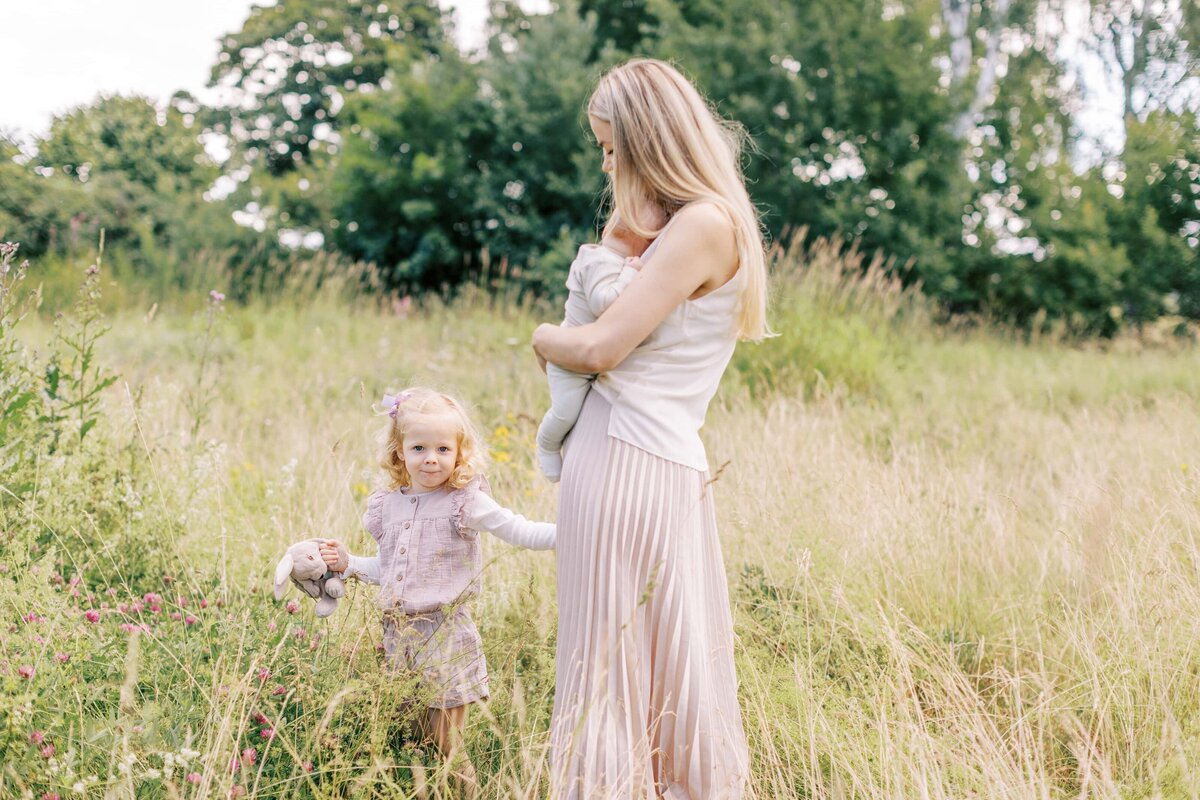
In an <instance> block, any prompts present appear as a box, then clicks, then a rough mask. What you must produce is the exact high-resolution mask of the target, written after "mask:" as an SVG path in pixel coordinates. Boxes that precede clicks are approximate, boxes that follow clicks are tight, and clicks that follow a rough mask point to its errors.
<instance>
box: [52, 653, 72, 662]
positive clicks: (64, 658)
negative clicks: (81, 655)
mask: <svg viewBox="0 0 1200 800" xmlns="http://www.w3.org/2000/svg"><path fill="white" fill-rule="evenodd" d="M54 657H55V658H56V659H58V663H60V664H65V663H67V662H68V661H70V660H71V654H70V653H55V654H54Z"/></svg>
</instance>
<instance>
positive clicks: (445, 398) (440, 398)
mask: <svg viewBox="0 0 1200 800" xmlns="http://www.w3.org/2000/svg"><path fill="white" fill-rule="evenodd" d="M396 400H397V402H396V406H395V416H394V417H391V418H389V419H388V424H387V427H385V428H384V429H383V433H382V435H381V437H380V444H381V445H382V450H383V452H382V453H381V455H380V459H379V461H380V466H381V467H383V471H384V474H385V475H387V478H388V488H389V489H398V488H400V487H402V486H411V485H412V476H411V475H409V474H408V468H407V467H406V466H405V464H404V434H405V433H406V432H407V431H408V428H409V426H410V425H411V424H412V423H413V421H415V420H416V419H418V418H421V417H435V416H436V417H441V416H445V417H448V418H450V419H451V420H453V421H454V424H455V426H456V427H457V428H458V442H457V443H458V458H457V460H456V461H455V464H454V471H453V472H452V473H450V477H449V479H447V481H446V483H447V484H448V485H449V486H450V488H452V489H461V488H463V487H464V486H466V485H467V484H468V483H470V482H471V479H472V478H474V477H475V476H476V475H480V474H482V473H483V470H484V468H485V467H486V465H487V452H486V450H485V449H484V446H483V440H482V439H481V438H480V436H479V432H478V431H477V430H476V429H475V425H474V424H472V422H471V417H470V415H468V414H467V410H466V408H464V407H463V404H462V403H460V402H459V401H458V400H456V399H455V398H453V397H451V396H450V395H448V394H443V393H441V392H438V391H435V390H433V389H427V388H425V387H423V386H414V387H412V388H410V389H405V390H404V391H402V392H400V393H399V394H398V395H396Z"/></svg>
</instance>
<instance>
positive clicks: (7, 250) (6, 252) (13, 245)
mask: <svg viewBox="0 0 1200 800" xmlns="http://www.w3.org/2000/svg"><path fill="white" fill-rule="evenodd" d="M20 246H21V243H20V242H0V258H3V257H4V256H13V255H16V253H17V248H19V247H20Z"/></svg>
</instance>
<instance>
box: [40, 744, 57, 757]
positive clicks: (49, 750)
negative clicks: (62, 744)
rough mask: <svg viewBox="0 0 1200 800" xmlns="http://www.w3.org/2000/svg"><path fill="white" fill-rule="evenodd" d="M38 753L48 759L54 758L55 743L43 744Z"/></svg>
mask: <svg viewBox="0 0 1200 800" xmlns="http://www.w3.org/2000/svg"><path fill="white" fill-rule="evenodd" d="M38 755H40V756H41V757H42V758H46V759H49V758H53V757H54V745H52V744H48V745H45V746H43V747H42V749H41V750H39V751H38Z"/></svg>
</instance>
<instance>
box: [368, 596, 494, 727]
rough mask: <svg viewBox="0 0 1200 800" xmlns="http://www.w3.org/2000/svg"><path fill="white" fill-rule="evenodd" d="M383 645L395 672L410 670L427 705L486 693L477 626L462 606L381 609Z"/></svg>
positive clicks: (450, 704)
mask: <svg viewBox="0 0 1200 800" xmlns="http://www.w3.org/2000/svg"><path fill="white" fill-rule="evenodd" d="M383 650H384V653H385V654H386V656H387V661H388V664H389V666H390V667H391V668H392V669H393V670H395V671H396V672H397V673H398V674H400V675H415V676H416V677H417V678H418V683H419V684H420V686H421V701H422V703H423V704H424V705H426V706H427V707H429V708H456V707H458V706H464V705H466V704H467V703H474V702H475V701H476V700H482V699H483V698H485V697H487V696H488V673H487V662H486V660H485V659H484V657H483V642H482V640H480V638H479V630H478V629H476V627H475V621H474V620H473V619H471V615H470V613H468V612H467V609H466V608H463V607H461V606H460V607H456V608H450V609H447V610H446V611H434V612H430V613H428V614H397V613H385V614H384V615H383Z"/></svg>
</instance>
